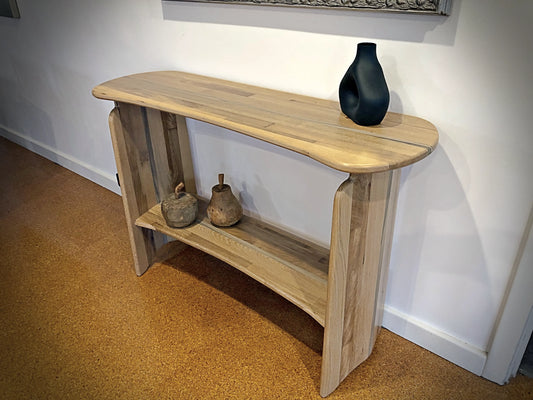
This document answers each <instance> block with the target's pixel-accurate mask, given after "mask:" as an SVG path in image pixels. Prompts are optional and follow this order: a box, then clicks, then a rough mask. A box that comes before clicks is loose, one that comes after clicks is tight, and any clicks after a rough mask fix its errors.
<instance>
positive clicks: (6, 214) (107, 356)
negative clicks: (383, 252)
mask: <svg viewBox="0 0 533 400" xmlns="http://www.w3.org/2000/svg"><path fill="white" fill-rule="evenodd" d="M0 185H1V186H0V187H1V189H0V224H1V227H2V228H1V231H0V232H1V233H0V236H1V237H0V239H1V240H0V276H1V279H0V294H1V297H0V398H1V399H318V398H320V396H319V394H318V384H319V374H320V359H321V357H320V351H321V344H322V334H323V330H322V328H321V327H320V326H319V325H318V324H316V323H315V322H314V321H313V320H312V319H311V318H310V317H308V316H307V315H306V314H305V313H303V312H301V311H300V310H298V309H297V308H296V307H294V306H293V305H291V304H290V303H288V302H287V301H285V300H284V299H282V298H280V297H279V296H277V295H275V294H273V293H272V292H271V291H269V290H268V289H266V288H264V287H263V286H261V285H260V284H258V283H256V282H254V281H253V280H251V279H249V278H248V277H246V276H244V275H243V274H241V273H240V272H238V271H236V270H234V269H232V268H231V267H228V266H227V265H225V264H223V263H222V262H220V261H218V260H216V259H214V258H212V257H210V256H208V255H205V254H203V253H201V252H199V251H197V250H194V249H192V248H186V249H185V250H184V251H183V252H182V253H181V254H180V255H179V256H178V257H175V258H171V259H169V260H166V261H163V262H159V263H156V264H155V265H154V266H153V267H152V268H151V269H150V270H149V271H148V272H147V273H146V274H145V275H143V276H142V277H140V278H138V277H136V276H135V273H134V272H133V268H132V259H131V255H130V249H129V243H128V234H127V231H126V224H125V220H124V216H123V211H122V202H121V199H120V197H119V196H117V195H115V194H113V193H111V192H109V191H107V190H105V189H102V188H101V187H99V186H97V185H95V184H94V183H91V182H89V181H87V180H85V179H83V178H81V177H79V176H77V175H75V174H73V173H72V172H69V171H67V170H65V169H63V168H61V167H59V166H57V165H55V164H53V163H51V162H49V161H47V160H44V159H43V158H41V157H39V156H36V155H35V154H33V153H31V152H29V151H27V150H24V149H22V148H21V147H19V146H16V145H14V144H12V143H10V142H8V141H6V140H5V139H1V138H0ZM330 398H331V399H529V400H530V399H532V398H533V383H532V380H531V379H527V378H525V377H523V376H519V377H517V378H516V379H514V380H512V382H511V383H510V384H509V385H506V386H498V385H496V384H494V383H491V382H488V381H486V380H484V379H482V378H479V377H477V376H475V375H473V374H471V373H469V372H467V371H465V370H463V369H461V368H459V367H457V366H455V365H453V364H451V363H449V362H447V361H445V360H443V359H442V358H440V357H437V356H435V355H433V354H431V353H429V352H428V351H426V350H424V349H421V348H420V347H418V346H416V345H414V344H412V343H410V342H408V341H406V340H404V339H402V338H400V337H398V336H396V335H394V334H392V333H390V332H388V331H386V330H382V332H381V334H380V336H379V338H378V340H377V344H376V348H375V350H374V353H373V354H372V356H371V357H370V358H369V359H368V360H367V361H366V362H365V363H364V364H363V365H361V366H360V367H359V368H358V369H357V370H356V371H354V372H353V373H352V374H351V375H349V376H348V378H347V379H346V380H345V381H344V382H343V383H342V384H341V386H340V387H339V388H338V389H337V390H336V391H335V392H334V393H333V394H332V395H331V396H330Z"/></svg>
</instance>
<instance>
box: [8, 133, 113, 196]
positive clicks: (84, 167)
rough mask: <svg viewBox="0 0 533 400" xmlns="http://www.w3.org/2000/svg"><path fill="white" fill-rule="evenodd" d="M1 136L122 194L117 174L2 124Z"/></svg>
mask: <svg viewBox="0 0 533 400" xmlns="http://www.w3.org/2000/svg"><path fill="white" fill-rule="evenodd" d="M0 136H3V137H5V138H6V139H8V140H10V141H12V142H14V143H17V144H19V145H21V146H22V147H24V148H26V149H28V150H30V151H32V152H34V153H37V154H39V155H40V156H43V157H44V158H47V159H48V160H50V161H53V162H55V163H57V164H59V165H61V166H62V167H65V168H66V169H69V170H71V171H72V172H74V173H76V174H78V175H81V176H83V177H84V178H86V179H89V180H90V181H92V182H94V183H96V184H98V185H100V186H103V187H105V188H106V189H109V190H111V191H112V192H115V193H117V194H120V187H119V186H118V184H117V181H116V179H115V176H113V175H111V174H108V173H107V172H104V171H102V170H99V169H97V168H95V167H93V166H92V165H89V164H87V163H85V162H83V161H81V160H78V159H77V158H74V157H72V156H70V155H68V154H65V153H63V152H62V151H59V150H57V149H54V148H53V147H51V146H48V145H47V144H44V143H42V142H39V141H37V140H35V139H32V138H30V137H28V136H26V135H23V134H21V133H18V132H15V131H13V130H12V129H9V128H6V127H5V126H1V125H0Z"/></svg>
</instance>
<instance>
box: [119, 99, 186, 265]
mask: <svg viewBox="0 0 533 400" xmlns="http://www.w3.org/2000/svg"><path fill="white" fill-rule="evenodd" d="M109 126H110V130H111V138H112V142H113V148H114V152H115V160H116V163H117V170H118V175H119V179H120V186H121V191H122V199H123V203H124V211H125V214H126V222H127V225H128V233H129V237H130V242H131V248H132V253H133V261H134V266H135V272H136V273H137V275H142V274H143V273H144V272H145V271H146V270H147V269H148V267H149V266H150V265H151V264H152V262H153V259H154V256H155V254H156V250H157V249H158V248H159V247H160V246H161V245H163V244H164V243H165V241H166V239H165V236H164V235H162V234H161V233H158V232H154V231H152V230H149V229H143V228H139V227H137V226H135V220H136V219H137V218H138V217H139V216H140V215H142V214H143V213H145V212H146V211H148V210H149V209H150V208H151V207H153V206H154V205H156V204H157V203H159V202H160V201H161V200H162V199H164V198H165V197H166V196H168V195H169V194H170V193H171V192H172V191H173V188H174V187H175V186H176V185H177V183H179V182H180V181H181V180H183V179H184V177H185V176H187V179H189V181H190V180H192V182H193V183H192V184H191V183H189V186H192V185H193V184H194V175H192V178H191V173H192V172H190V170H191V169H192V166H191V167H189V165H188V164H187V162H188V160H190V149H189V146H188V136H187V132H186V125H185V119H184V118H183V117H181V116H175V115H173V114H167V113H162V112H160V111H158V110H153V109H146V108H144V107H139V106H135V105H131V104H127V103H118V104H117V107H115V108H114V109H113V110H112V111H111V113H110V115H109ZM178 128H179V129H181V131H180V132H177V131H178ZM184 130H185V131H184ZM178 133H179V134H178ZM184 138H186V139H187V143H186V146H184V145H182V146H181V149H180V142H183V141H185V139H184ZM180 139H181V140H180ZM182 153H183V154H185V155H188V158H187V160H186V161H187V162H186V163H184V162H183V161H182V160H183V157H182ZM184 164H187V165H186V168H184ZM195 190H196V189H195V188H193V191H195Z"/></svg>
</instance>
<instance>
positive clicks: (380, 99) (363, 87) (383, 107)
mask: <svg viewBox="0 0 533 400" xmlns="http://www.w3.org/2000/svg"><path fill="white" fill-rule="evenodd" d="M389 100H390V95H389V89H388V88H387V83H386V82H385V76H384V75H383V70H382V68H381V65H380V64H379V61H378V58H377V55H376V44H375V43H359V44H358V45H357V54H356V56H355V60H354V61H353V63H352V64H351V65H350V67H349V68H348V70H347V71H346V74H345V75H344V77H343V78H342V80H341V83H340V85H339V101H340V105H341V110H342V112H343V113H344V114H346V116H347V117H348V118H350V119H351V120H352V121H354V122H355V123H356V124H359V125H365V126H369V125H377V124H379V123H380V122H381V121H382V120H383V118H384V117H385V114H386V113H387V109H388V108H389Z"/></svg>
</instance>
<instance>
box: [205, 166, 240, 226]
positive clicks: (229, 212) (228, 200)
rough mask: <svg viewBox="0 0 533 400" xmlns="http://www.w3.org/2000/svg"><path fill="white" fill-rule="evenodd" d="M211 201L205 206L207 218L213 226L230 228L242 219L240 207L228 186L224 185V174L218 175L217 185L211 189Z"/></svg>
mask: <svg viewBox="0 0 533 400" xmlns="http://www.w3.org/2000/svg"><path fill="white" fill-rule="evenodd" d="M211 192H212V195H211V201H210V202H209V205H208V206H207V216H208V217H209V220H210V221H211V223H212V224H213V225H217V226H222V227H224V226H231V225H234V224H236V223H237V222H239V220H240V219H241V217H242V206H241V204H240V203H239V201H238V200H237V198H236V197H235V196H234V195H233V193H232V192H231V187H230V185H227V184H225V183H224V174H218V185H215V186H213V188H212V189H211Z"/></svg>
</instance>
